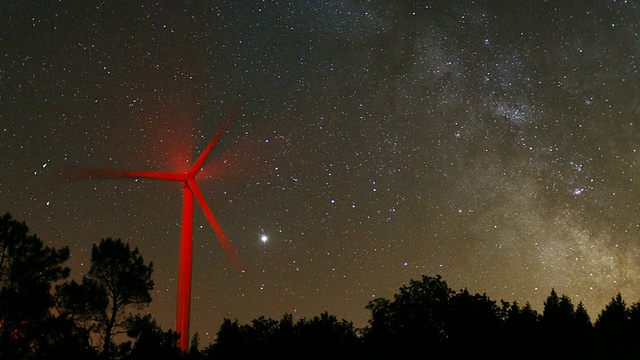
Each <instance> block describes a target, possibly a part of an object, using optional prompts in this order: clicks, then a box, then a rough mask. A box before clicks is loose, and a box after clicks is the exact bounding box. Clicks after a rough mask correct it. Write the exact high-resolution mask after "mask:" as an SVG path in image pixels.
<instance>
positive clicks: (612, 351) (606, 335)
mask: <svg viewBox="0 0 640 360" xmlns="http://www.w3.org/2000/svg"><path fill="white" fill-rule="evenodd" d="M629 315H630V313H629V309H628V308H627V304H626V302H625V301H624V300H623V299H622V295H621V294H620V293H618V294H617V295H616V297H615V298H612V299H611V301H610V302H609V303H608V304H607V305H606V306H605V308H604V309H603V310H602V312H601V313H600V315H598V318H597V319H596V322H595V324H594V328H595V331H596V333H597V336H598V339H599V340H600V341H599V345H600V351H601V352H602V353H607V354H609V355H610V356H611V357H612V358H613V357H615V358H623V357H626V356H627V355H630V354H628V353H627V348H628V345H629V343H630V342H631V339H630V335H631V333H632V332H631V329H632V328H631V319H630V316H629ZM634 340H635V339H634Z"/></svg>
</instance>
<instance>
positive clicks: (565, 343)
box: [0, 213, 640, 359]
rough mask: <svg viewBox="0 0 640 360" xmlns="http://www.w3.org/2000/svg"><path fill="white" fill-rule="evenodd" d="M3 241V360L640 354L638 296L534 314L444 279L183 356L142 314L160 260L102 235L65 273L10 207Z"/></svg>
mask: <svg viewBox="0 0 640 360" xmlns="http://www.w3.org/2000/svg"><path fill="white" fill-rule="evenodd" d="M0 248H1V250H2V253H1V256H0V359H58V358H60V359H61V358H82V359H231V358H233V359H238V358H240V359H242V358H249V357H253V356H261V357H265V356H266V357H268V358H270V357H274V358H276V357H277V358H281V359H290V358H291V359H292V358H325V357H337V358H344V357H347V356H348V357H365V356H374V357H375V358H398V357H400V356H411V358H464V357H470V356H482V357H491V358H505V359H506V358H537V357H541V356H544V357H546V358H561V357H562V358H566V357H571V358H577V357H585V356H586V357H589V358H594V357H606V358H616V359H637V358H640V302H635V303H632V304H631V305H627V303H626V302H625V300H623V298H622V296H621V294H620V293H618V294H614V296H613V297H612V298H611V301H610V302H609V303H608V304H607V305H606V306H605V308H604V309H602V311H601V312H600V313H599V314H598V316H597V317H596V318H595V321H592V320H591V318H590V316H589V314H588V313H587V311H586V309H585V307H584V305H583V304H582V303H581V302H580V303H578V304H573V303H572V301H571V299H570V298H569V297H567V296H566V295H558V293H557V292H556V290H555V289H550V294H549V296H548V297H547V299H546V301H544V304H543V309H542V311H541V312H538V311H537V310H535V309H534V308H533V307H532V306H531V304H529V303H528V302H527V303H524V304H520V303H518V302H515V301H514V302H508V301H504V300H499V301H496V300H493V299H491V298H490V297H489V296H488V295H486V294H478V293H476V294H471V293H470V292H469V291H467V289H461V290H458V291H455V290H452V289H451V288H450V287H449V286H448V285H447V283H446V281H445V280H444V279H443V278H442V277H441V276H440V275H435V276H433V277H431V276H427V275H422V277H421V278H420V279H417V280H416V279H412V280H410V281H409V282H408V283H407V284H404V285H402V286H401V287H400V288H399V290H398V292H397V293H396V294H395V295H394V296H393V299H386V298H382V297H379V298H375V299H374V300H372V301H370V302H369V303H368V304H363V306H364V307H365V308H366V309H367V310H369V311H370V313H371V317H370V319H369V321H368V325H367V326H365V327H363V328H358V327H356V326H354V324H353V322H351V321H348V320H345V319H338V318H337V317H335V316H333V315H330V314H329V313H328V312H324V313H321V314H318V315H317V316H314V317H313V318H309V319H307V318H302V319H298V320H294V318H293V316H292V315H291V314H289V313H286V314H283V316H282V318H281V319H278V320H275V319H270V318H265V317H259V318H257V319H254V320H252V321H251V323H249V324H239V323H238V321H237V320H231V319H224V321H223V323H222V325H221V326H220V328H219V330H218V332H217V336H216V339H215V341H214V342H213V343H212V344H207V345H205V346H203V344H200V337H199V334H198V333H195V334H194V335H193V337H192V338H191V339H190V343H191V346H190V349H189V351H188V352H186V353H183V352H182V351H181V350H180V349H179V348H178V346H177V340H178V339H179V334H178V333H176V332H174V331H173V330H166V331H165V330H163V329H161V327H160V326H159V325H158V324H157V322H156V320H155V319H153V317H152V316H151V315H148V314H147V315H144V316H143V315H140V314H138V311H139V310H142V309H144V308H145V307H147V306H148V305H149V303H150V302H151V300H152V299H151V290H153V287H154V282H153V280H152V274H153V263H151V262H145V260H144V258H143V257H142V255H141V254H140V253H139V251H138V249H137V248H133V249H132V248H131V247H130V246H129V245H128V244H126V243H124V242H123V241H122V240H121V239H112V238H104V239H101V241H100V242H99V243H97V244H94V245H93V246H92V251H91V265H90V268H89V271H88V272H87V273H86V274H85V275H84V276H83V277H82V279H80V280H79V281H76V280H69V275H70V271H71V269H69V268H68V267H66V266H64V263H65V262H66V261H67V260H68V259H69V256H70V252H69V249H68V248H67V247H62V248H60V249H55V248H52V247H49V246H46V245H45V244H44V243H43V241H42V240H41V239H39V238H38V237H37V236H36V235H35V234H30V233H29V228H28V227H27V225H26V224H25V222H21V221H18V220H15V219H14V218H13V217H12V216H11V214H9V213H6V214H5V215H4V216H2V217H1V218H0Z"/></svg>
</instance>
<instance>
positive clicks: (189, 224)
mask: <svg viewBox="0 0 640 360" xmlns="http://www.w3.org/2000/svg"><path fill="white" fill-rule="evenodd" d="M232 120H233V116H232V115H231V116H229V118H228V119H227V120H226V121H225V122H224V123H223V125H222V126H221V127H220V129H218V131H217V132H216V134H215V135H214V137H213V138H212V139H211V141H210V142H209V144H208V145H207V147H206V148H205V149H204V151H203V152H202V153H201V154H200V156H199V157H198V158H197V160H196V162H195V163H194V164H193V165H192V166H191V168H190V169H189V170H188V171H186V172H180V173H174V172H156V171H131V170H109V169H99V170H91V171H88V172H85V174H86V176H84V177H87V178H151V179H158V180H168V181H179V182H181V183H182V193H183V200H182V201H183V202H182V223H181V230H180V255H179V260H178V301H177V308H176V327H175V329H176V331H178V332H179V333H180V338H179V340H178V345H179V347H180V348H181V349H182V350H183V351H187V350H188V348H187V347H188V345H189V320H190V311H191V274H192V263H193V208H194V198H195V200H196V201H197V202H198V205H200V208H201V209H202V211H203V212H204V215H205V217H206V218H207V220H208V221H209V224H210V225H211V228H212V229H213V232H214V233H215V234H216V236H217V238H218V241H219V242H220V245H222V249H223V250H224V252H225V254H226V255H227V257H228V258H229V259H230V260H231V262H232V264H233V266H234V268H235V269H236V270H237V271H239V272H244V266H243V263H242V259H241V258H240V256H239V254H238V252H237V251H236V249H235V248H234V247H233V245H232V244H231V241H229V238H228V237H227V235H226V234H225V232H224V230H223V229H222V227H221V226H220V223H219V222H218V220H217V219H216V217H215V216H214V215H213V212H212V211H211V208H210V207H209V205H208V204H207V201H206V200H205V198H204V195H203V194H202V191H200V188H199V187H198V184H197V183H196V180H195V179H196V175H198V173H199V172H200V170H201V169H202V165H203V164H204V162H205V161H206V160H207V157H208V156H209V154H210V153H211V150H213V148H214V146H215V145H216V143H217V142H218V141H219V140H220V138H221V137H222V135H224V133H225V132H226V131H227V129H228V128H229V126H230V125H231V123H232Z"/></svg>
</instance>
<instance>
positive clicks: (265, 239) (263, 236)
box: [260, 234, 269, 243]
mask: <svg viewBox="0 0 640 360" xmlns="http://www.w3.org/2000/svg"><path fill="white" fill-rule="evenodd" d="M267 240H269V238H268V237H267V235H264V234H262V236H260V241H262V242H263V243H266V242H267Z"/></svg>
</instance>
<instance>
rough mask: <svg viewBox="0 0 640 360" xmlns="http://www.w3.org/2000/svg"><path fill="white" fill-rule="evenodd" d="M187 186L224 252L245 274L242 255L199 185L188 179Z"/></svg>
mask: <svg viewBox="0 0 640 360" xmlns="http://www.w3.org/2000/svg"><path fill="white" fill-rule="evenodd" d="M187 185H188V186H189V189H191V192H192V193H193V196H195V198H196V200H197V201H198V204H199V205H200V208H202V211H203V212H204V215H205V216H206V218H207V220H209V224H210V225H211V228H212V229H213V232H214V233H215V234H216V236H217V237H218V241H219V242H220V245H221V246H222V250H224V252H225V254H226V255H227V257H228V258H229V259H230V260H231V263H232V264H233V267H234V268H235V269H236V271H238V272H244V271H245V266H244V262H243V260H242V258H241V257H240V254H238V252H237V251H236V249H235V248H234V247H233V244H231V241H229V238H228V237H227V234H226V233H225V232H224V230H222V226H220V223H219V222H218V220H217V219H216V217H215V216H214V215H213V212H212V211H211V208H210V207H209V205H208V204H207V201H206V200H205V198H204V195H202V191H200V188H199V187H198V184H196V182H195V181H194V180H192V179H187Z"/></svg>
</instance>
